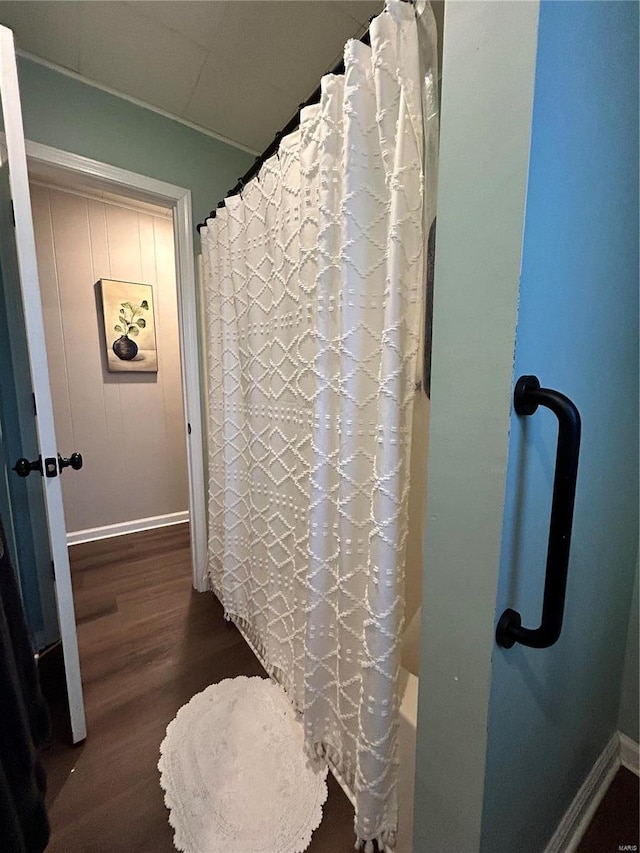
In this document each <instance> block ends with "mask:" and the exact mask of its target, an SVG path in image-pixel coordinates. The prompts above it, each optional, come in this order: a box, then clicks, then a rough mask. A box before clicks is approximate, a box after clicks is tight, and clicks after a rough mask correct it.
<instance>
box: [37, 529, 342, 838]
mask: <svg viewBox="0 0 640 853" xmlns="http://www.w3.org/2000/svg"><path fill="white" fill-rule="evenodd" d="M70 555H71V565H72V577H73V587H74V599H75V603H76V616H77V622H78V642H79V646H80V661H81V666H82V679H83V685H84V696H85V706H86V713H87V726H88V736H87V740H86V741H85V742H84V744H83V745H81V746H78V747H71V746H69V745H68V743H67V742H66V741H65V735H64V732H63V731H60V732H59V736H58V739H57V741H56V742H55V743H54V745H53V746H52V747H51V748H50V749H49V750H47V751H46V752H45V753H44V761H45V767H46V769H47V775H48V782H49V792H48V806H49V815H50V820H51V827H52V837H51V842H50V844H49V847H48V848H47V850H48V851H50V853H165V852H166V853H170V851H173V850H174V847H173V842H172V830H171V828H170V826H169V822H168V813H167V810H166V808H165V805H164V802H163V794H162V790H161V788H160V784H159V774H158V770H157V767H156V765H157V761H158V756H159V753H158V749H159V746H160V742H161V741H162V739H163V737H164V733H165V729H166V726H167V724H168V723H169V722H170V720H172V719H173V717H174V716H175V714H176V712H177V711H178V709H179V708H180V707H181V706H182V705H184V704H185V703H186V702H188V701H189V699H190V698H191V697H192V696H193V695H194V694H195V693H198V692H199V691H201V690H203V689H204V688H205V687H207V686H208V685H209V684H212V683H214V682H218V681H221V680H222V679H224V678H231V677H233V676H236V675H263V674H264V671H263V670H262V668H261V666H260V664H259V663H258V661H257V660H256V658H255V657H254V655H253V653H252V651H251V650H250V649H249V647H248V646H247V644H246V643H245V642H244V640H243V639H242V637H241V635H240V634H239V632H238V631H237V630H236V628H235V627H234V626H232V625H230V624H229V623H228V622H225V621H224V619H223V614H222V608H221V607H220V605H219V603H218V602H217V600H216V599H215V597H214V596H213V594H211V593H196V592H193V590H192V588H191V576H190V557H189V534H188V528H187V526H186V525H176V526H174V527H166V528H163V529H160V530H153V531H146V532H144V533H138V534H129V535H128V536H122V537H119V538H114V539H107V540H103V541H101V542H92V543H87V544H84V545H75V546H73V547H72V548H70ZM353 843H354V836H353V810H352V807H351V804H350V803H349V801H348V800H347V798H346V797H345V795H344V794H343V792H342V791H341V790H340V788H339V786H338V785H337V784H336V782H335V781H334V780H333V778H332V777H331V776H329V799H328V801H327V803H326V804H325V808H324V819H323V822H322V824H321V826H320V827H319V829H317V830H316V832H315V833H314V836H313V840H312V842H311V846H310V847H309V850H310V851H311V853H347V851H352V850H353Z"/></svg>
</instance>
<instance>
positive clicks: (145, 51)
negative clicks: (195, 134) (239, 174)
mask: <svg viewBox="0 0 640 853" xmlns="http://www.w3.org/2000/svg"><path fill="white" fill-rule="evenodd" d="M382 5H383V2H382V0H199V2H193V1H192V0H178V2H176V0H136V2H116V0H107V1H106V2H105V0H72V2H68V1H67V0H56V2H50V0H44V2H43V0H11V2H0V23H2V24H5V25H6V26H8V27H10V28H11V29H12V30H13V31H14V33H15V40H16V45H17V47H18V48H19V49H21V50H22V51H25V52H27V53H29V54H33V55H35V56H37V57H40V58H42V59H45V60H47V61H49V62H52V63H54V64H55V65H58V66H61V67H62V68H65V69H67V70H70V71H73V72H76V73H78V74H80V75H82V76H83V77H84V78H86V79H88V80H91V81H93V82H95V83H98V84H100V85H102V86H104V87H107V88H109V89H112V90H115V91H117V92H121V93H124V94H125V95H128V96H130V97H133V98H136V99H139V100H141V101H143V102H145V103H146V104H149V105H151V106H153V107H156V108H158V109H161V110H164V111H166V112H168V113H170V114H172V115H174V116H177V117H179V118H182V119H184V120H186V121H188V122H192V123H194V124H196V125H198V126H199V127H202V128H205V129H206V130H209V131H211V132H213V133H215V134H218V135H220V136H222V137H225V138H227V139H229V140H231V141H233V142H236V143H238V144H239V145H241V146H244V147H246V148H248V149H249V150H252V151H254V152H259V151H262V149H264V148H265V147H266V146H267V145H268V143H269V142H271V140H272V138H273V136H274V134H275V133H276V132H277V131H278V130H280V128H281V127H282V126H283V125H284V124H285V123H286V122H287V121H288V120H289V119H290V118H291V116H292V115H293V113H294V112H295V110H296V108H297V106H298V104H299V103H301V102H302V101H304V100H306V98H307V97H308V96H309V95H310V94H311V92H312V91H313V90H314V89H315V88H316V86H317V85H318V82H319V80H320V77H321V76H322V74H323V73H325V72H326V71H328V70H329V69H330V68H332V67H333V66H334V65H335V63H336V62H337V61H338V59H339V58H340V57H341V55H342V49H343V46H344V43H345V42H346V41H347V39H349V38H351V37H358V36H360V35H361V34H362V33H363V32H364V30H365V29H366V25H367V23H368V19H369V18H370V17H371V15H373V14H375V13H377V12H378V11H380V9H381V8H382Z"/></svg>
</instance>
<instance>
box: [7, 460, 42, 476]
mask: <svg viewBox="0 0 640 853" xmlns="http://www.w3.org/2000/svg"><path fill="white" fill-rule="evenodd" d="M13 470H14V471H15V472H16V474H17V475H18V477H28V476H29V474H30V473H31V472H32V471H39V472H40V473H41V474H42V459H41V457H40V456H38V458H37V459H35V460H34V461H33V462H29V460H28V459H25V458H24V456H23V457H22V458H21V459H18V461H17V462H16V464H15V465H14V466H13Z"/></svg>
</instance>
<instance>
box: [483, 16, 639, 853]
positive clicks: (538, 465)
mask: <svg viewBox="0 0 640 853" xmlns="http://www.w3.org/2000/svg"><path fill="white" fill-rule="evenodd" d="M538 38H539V41H538V59H537V66H536V85H535V97H534V113H533V130H532V147H531V162H530V172H529V187H528V196H527V212H526V224H525V234H524V250H523V251H524V254H523V268H522V278H521V293H520V306H519V320H518V330H517V343H516V354H515V370H514V381H515V378H516V377H517V376H519V375H520V374H523V373H535V374H537V375H538V376H539V378H540V380H541V382H542V384H543V385H545V386H548V387H553V388H557V389H558V390H561V391H563V392H564V393H566V394H567V395H568V396H570V397H571V398H572V399H573V400H574V401H575V403H576V404H577V406H578V408H579V410H580V412H581V415H582V426H583V431H582V446H581V461H580V470H579V475H578V487H577V495H576V508H575V517H574V533H573V544H572V554H571V561H570V566H569V582H568V591H567V608H566V615H565V623H564V628H563V632H562V636H561V638H560V640H559V642H558V643H557V644H556V645H555V646H554V647H552V648H551V649H547V650H535V649H525V648H523V647H521V646H515V647H514V648H513V649H511V650H502V649H500V648H498V647H497V646H496V647H495V651H494V655H493V673H492V687H491V703H490V710H489V727H488V752H487V765H486V778H485V795H484V809H483V829H482V849H483V850H484V851H486V853H507V851H508V853H513V851H514V850H517V851H518V853H539V851H541V850H543V848H544V846H545V843H546V842H547V841H548V838H549V837H550V835H551V834H552V832H553V831H554V829H555V827H556V825H557V823H558V822H559V820H560V818H561V817H562V815H563V813H564V812H565V810H566V808H567V807H568V805H569V803H570V802H571V800H572V799H573V797H574V795H575V793H576V791H577V789H578V787H579V786H580V784H581V783H582V782H583V780H584V778H585V777H586V775H587V773H588V772H589V770H590V769H591V767H592V765H593V763H594V762H595V760H596V759H597V757H598V755H599V754H600V752H601V751H602V749H603V748H604V747H605V745H606V743H607V742H608V740H609V739H610V737H611V735H612V734H613V732H615V730H616V729H617V719H618V706H619V699H620V688H621V677H622V668H623V660H624V653H625V646H626V641H627V624H628V617H629V610H630V606H631V596H632V587H633V579H634V573H635V566H636V558H637V553H638V4H636V3H631V2H548V0H544V2H543V3H542V4H541V10H540V26H539V36H538ZM556 423H557V422H556V420H555V418H554V416H553V415H551V414H550V413H548V412H542V411H539V413H537V414H536V415H534V416H533V417H531V418H526V419H521V418H517V417H515V416H512V420H511V434H510V448H509V466H508V472H507V488H506V503H505V516H504V528H503V542H502V551H501V570H500V584H499V590H498V596H497V607H496V618H497V616H498V615H499V614H500V613H501V612H502V610H503V609H504V608H505V607H515V608H516V609H517V610H520V612H521V613H522V616H523V624H524V625H526V626H528V627H537V626H538V624H539V619H540V612H541V600H542V590H543V574H544V565H545V556H546V537H547V531H548V518H549V507H550V503H551V489H552V480H553V468H554V461H555V444H556V435H557V429H556Z"/></svg>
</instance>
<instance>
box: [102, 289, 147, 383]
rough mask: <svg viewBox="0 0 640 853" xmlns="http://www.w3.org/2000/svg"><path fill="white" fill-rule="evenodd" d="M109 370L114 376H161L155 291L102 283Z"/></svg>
mask: <svg viewBox="0 0 640 853" xmlns="http://www.w3.org/2000/svg"><path fill="white" fill-rule="evenodd" d="M100 293H101V297H102V315H103V318H104V333H105V340H106V344H107V367H108V369H109V370H110V371H112V372H124V371H126V372H143V373H157V372H158V354H157V351H156V323H155V314H154V308H153V288H152V287H151V285H150V284H135V283H133V282H129V281H115V280H114V279H110V278H101V279H100Z"/></svg>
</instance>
